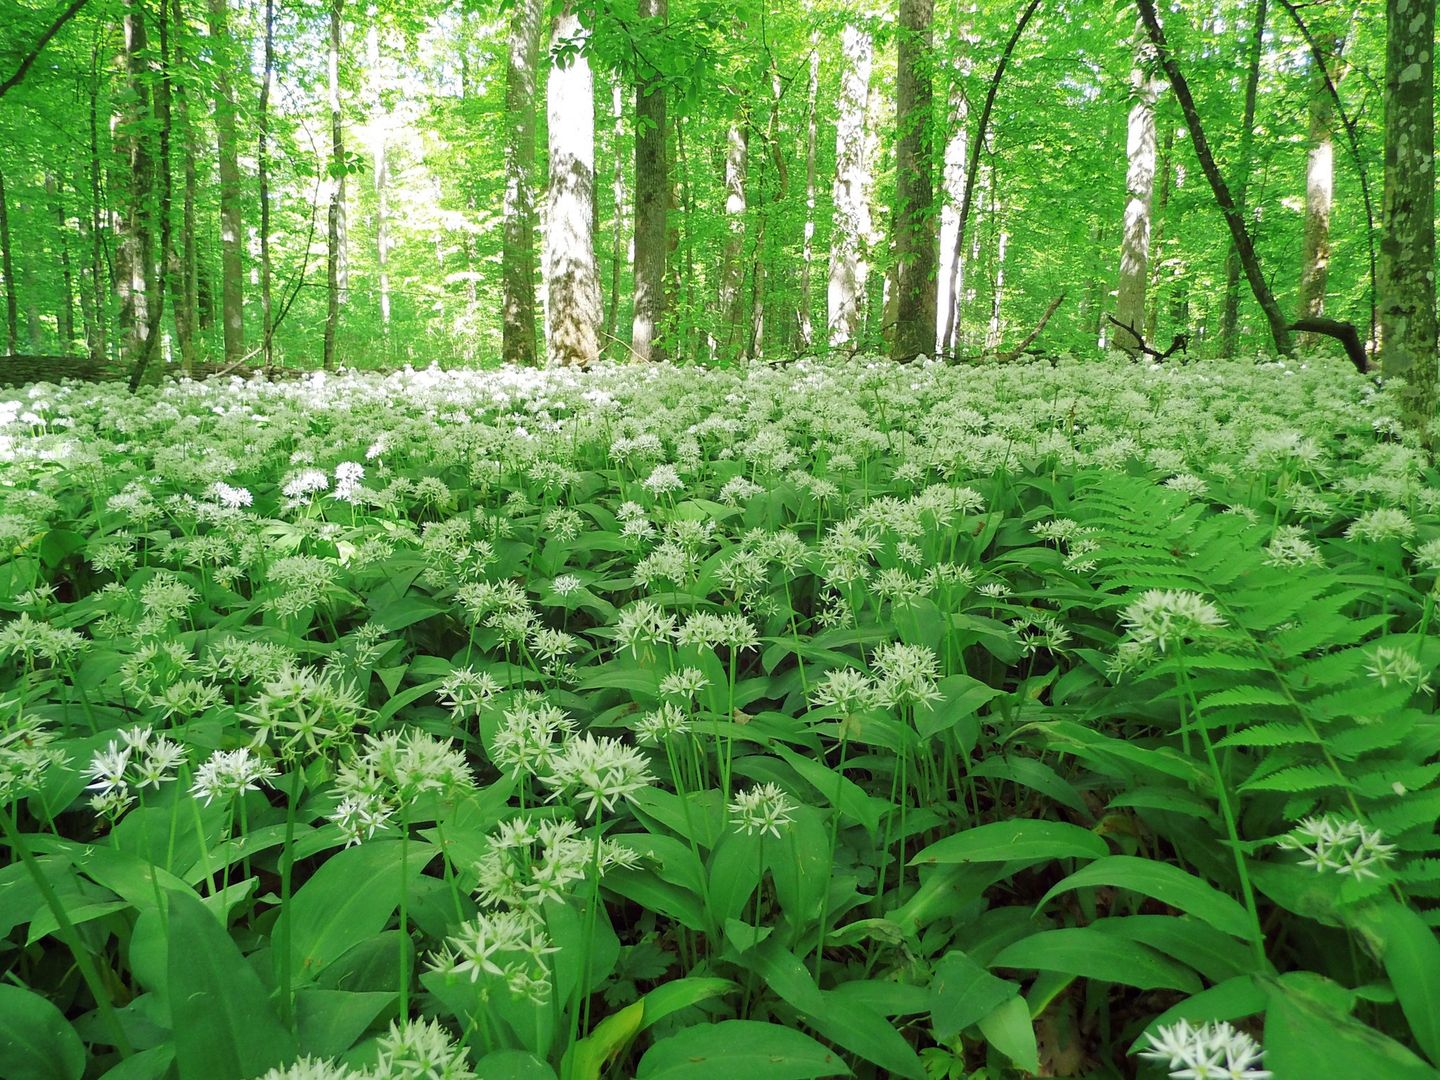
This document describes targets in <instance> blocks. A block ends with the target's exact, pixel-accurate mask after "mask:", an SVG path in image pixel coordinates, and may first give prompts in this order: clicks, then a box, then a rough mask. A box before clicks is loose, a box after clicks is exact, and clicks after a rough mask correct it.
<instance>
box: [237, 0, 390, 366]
mask: <svg viewBox="0 0 1440 1080" xmlns="http://www.w3.org/2000/svg"><path fill="white" fill-rule="evenodd" d="M264 35H265V42H264V57H265V59H264V64H263V66H262V68H261V72H260V109H259V112H258V115H257V117H256V123H257V126H258V127H259V145H258V147H257V151H256V164H257V169H256V172H257V173H258V177H257V179H258V182H259V187H260V327H261V331H260V332H261V337H260V356H261V359H262V362H263V363H264V365H265V368H266V370H269V369H270V368H271V367H273V366H274V364H275V321H274V311H273V308H274V298H273V297H272V295H271V281H270V278H271V266H270V84H271V83H272V82H273V81H274V79H275V0H265V29H264ZM379 182H380V181H379V178H378V174H377V179H376V183H377V184H378V183H379Z"/></svg>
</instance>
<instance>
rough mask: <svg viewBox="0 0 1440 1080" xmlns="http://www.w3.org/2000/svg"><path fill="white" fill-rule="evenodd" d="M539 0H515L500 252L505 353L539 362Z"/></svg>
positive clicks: (515, 360)
mask: <svg viewBox="0 0 1440 1080" xmlns="http://www.w3.org/2000/svg"><path fill="white" fill-rule="evenodd" d="M540 6H541V5H540V0H516V4H515V6H514V8H512V9H511V12H510V28H509V60H508V62H507V63H506V66H505V126H506V143H505V199H504V205H503V211H502V212H503V214H504V219H505V221H504V229H505V246H504V249H503V254H502V256H501V259H502V262H501V268H500V287H501V293H502V299H501V315H502V319H503V324H502V345H501V356H502V357H503V358H504V360H505V362H506V363H508V364H521V365H523V366H526V367H533V366H534V365H535V72H536V67H537V65H538V63H539V59H540Z"/></svg>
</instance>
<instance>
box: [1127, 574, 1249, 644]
mask: <svg viewBox="0 0 1440 1080" xmlns="http://www.w3.org/2000/svg"><path fill="white" fill-rule="evenodd" d="M1122 619H1123V620H1124V623H1125V625H1126V627H1127V628H1128V629H1129V631H1130V635H1131V637H1132V638H1133V639H1134V640H1135V641H1137V642H1138V643H1140V644H1141V645H1153V646H1155V647H1156V648H1157V649H1159V650H1160V651H1161V652H1165V651H1166V650H1167V649H1169V648H1171V647H1173V646H1175V645H1178V644H1180V643H1181V642H1183V641H1185V640H1187V639H1189V640H1193V639H1195V638H1199V637H1204V636H1205V635H1207V634H1210V633H1213V632H1214V631H1216V630H1220V629H1222V628H1223V627H1224V626H1225V620H1224V619H1223V618H1222V617H1221V615H1220V612H1219V610H1218V609H1217V608H1216V607H1215V605H1214V604H1212V603H1210V602H1209V601H1208V600H1206V599H1205V598H1204V597H1203V596H1201V595H1200V594H1199V593H1193V592H1187V591H1186V590H1184V589H1150V590H1147V591H1146V592H1145V593H1144V594H1143V595H1142V596H1141V597H1140V598H1139V599H1138V600H1135V601H1133V602H1132V603H1130V604H1129V606H1127V607H1126V608H1125V613H1124V615H1123V616H1122Z"/></svg>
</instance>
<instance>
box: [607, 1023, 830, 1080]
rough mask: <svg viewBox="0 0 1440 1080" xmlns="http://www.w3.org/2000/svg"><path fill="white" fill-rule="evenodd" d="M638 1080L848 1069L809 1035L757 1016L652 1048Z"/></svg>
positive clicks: (751, 1077) (720, 1079) (782, 1077)
mask: <svg viewBox="0 0 1440 1080" xmlns="http://www.w3.org/2000/svg"><path fill="white" fill-rule="evenodd" d="M635 1075H636V1077H637V1080H810V1078H812V1077H822V1076H849V1075H851V1073H850V1069H849V1067H848V1066H847V1065H846V1064H845V1062H844V1061H842V1060H841V1059H840V1057H839V1056H838V1055H837V1054H836V1053H835V1052H834V1051H833V1050H830V1049H829V1048H828V1047H825V1046H822V1045H821V1044H820V1043H818V1042H816V1041H815V1040H814V1039H812V1038H811V1037H810V1036H809V1035H806V1034H804V1033H803V1032H799V1031H795V1030H793V1029H791V1028H785V1027H781V1026H779V1025H778V1024H763V1023H760V1022H759V1021H756V1020H722V1021H721V1022H720V1023H718V1024H696V1025H694V1026H693V1027H688V1028H685V1029H684V1030H683V1031H680V1032H678V1033H677V1034H675V1035H671V1036H670V1037H669V1038H668V1039H662V1040H660V1041H659V1042H657V1043H656V1044H655V1045H654V1046H652V1047H651V1048H650V1049H649V1050H648V1051H647V1052H646V1054H645V1056H644V1057H643V1058H641V1059H640V1068H639V1071H638V1072H636V1074H635Z"/></svg>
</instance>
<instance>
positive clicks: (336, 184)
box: [321, 0, 346, 371]
mask: <svg viewBox="0 0 1440 1080" xmlns="http://www.w3.org/2000/svg"><path fill="white" fill-rule="evenodd" d="M329 6H330V35H329V51H328V56H327V60H328V63H327V65H326V74H327V81H328V87H327V89H328V91H329V96H330V205H329V207H328V208H327V210H326V213H325V346H324V348H325V351H324V353H323V355H322V360H321V364H322V366H323V367H324V368H325V370H327V371H329V370H330V369H331V368H333V367H334V366H335V336H336V333H337V331H338V330H339V326H340V291H341V287H342V286H341V272H340V271H341V264H342V261H343V259H344V251H343V249H342V246H341V245H342V243H343V239H344V229H345V173H346V166H345V128H344V125H343V124H342V119H343V115H342V112H341V103H340V48H341V43H342V31H343V29H344V22H343V18H344V13H345V0H330V5H329Z"/></svg>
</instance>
